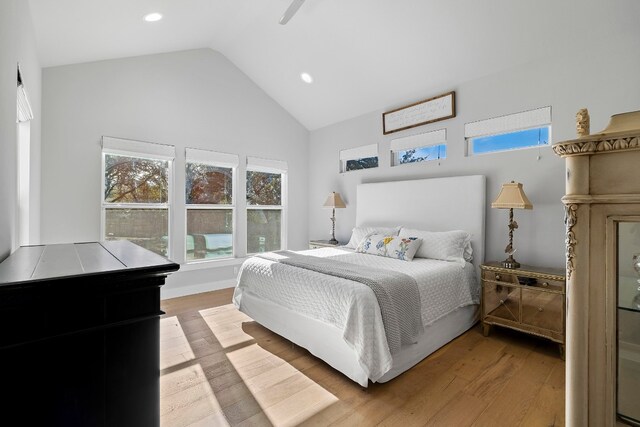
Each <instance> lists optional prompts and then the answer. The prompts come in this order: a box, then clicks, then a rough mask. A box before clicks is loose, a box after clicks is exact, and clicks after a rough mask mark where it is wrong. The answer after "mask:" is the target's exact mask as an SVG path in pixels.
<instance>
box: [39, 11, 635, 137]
mask: <svg viewBox="0 0 640 427" xmlns="http://www.w3.org/2000/svg"><path fill="white" fill-rule="evenodd" d="M29 3H30V6H31V11H32V15H33V20H34V26H35V29H36V39H37V43H38V50H39V56H40V60H41V64H42V66H43V67H48V66H56V65H63V64H73V63H79V62H87V61H96V60H103V59H112V58H121V57H127V56H137V55H145V54H152V53H159V52H170V51H176V50H184V49H193V48H203V47H209V48H212V49H215V50H217V51H219V52H221V53H222V54H224V55H225V56H226V57H227V58H229V60H231V61H232V62H233V63H234V64H236V66H238V67H239V68H240V69H241V70H242V71H243V72H244V73H246V74H247V75H248V76H249V77H250V78H251V79H252V80H253V81H254V82H255V83H256V84H257V85H258V86H260V87H261V88H262V89H263V90H264V91H265V92H267V93H268V94H269V95H270V96H271V97H272V98H274V99H275V100H276V101H277V102H278V103H280V105H282V106H283V107H284V108H285V109H286V110H287V111H289V112H290V113H291V114H292V115H293V116H294V117H296V118H297V119H298V120H299V121H300V122H301V123H302V124H303V125H304V126H306V127H307V128H308V129H310V130H314V129H317V128H320V127H323V126H326V125H329V124H332V123H335V122H339V121H342V120H345V119H348V118H351V117H355V116H358V115H361V114H365V113H368V112H371V111H375V110H381V109H383V110H384V109H390V108H392V107H395V106H399V105H403V104H406V103H408V102H410V101H413V100H420V99H422V98H427V97H430V96H434V95H438V94H440V93H443V92H446V91H449V90H451V89H454V88H455V86H456V85H457V84H459V83H461V82H464V81H469V80H473V79H476V78H479V77H481V76H484V75H488V74H492V73H495V72H498V71H500V70H503V69H508V68H511V67H515V66H518V65H521V64H525V63H528V62H530V61H538V60H544V58H548V57H551V56H554V55H562V54H563V53H566V52H576V50H578V51H584V53H585V55H589V54H590V52H592V48H593V46H595V45H598V46H602V45H606V44H607V43H610V44H611V45H615V44H616V43H617V42H618V41H619V40H621V39H629V38H637V39H638V41H639V42H640V30H639V28H640V26H639V25H638V23H637V21H638V18H639V17H640V1H638V0H454V1H452V0H393V1H392V0H306V2H305V3H304V4H303V5H302V7H301V8H300V9H299V11H298V13H297V14H296V15H295V16H294V17H293V18H292V19H291V20H290V21H289V23H288V24H286V25H279V24H278V21H279V19H280V17H281V15H282V14H283V12H284V11H285V10H286V9H287V7H288V6H289V4H290V0H108V1H105V0H56V1H51V0H29ZM149 12H160V13H162V14H163V15H164V19H163V20H161V21H159V22H155V23H146V22H144V21H143V19H142V17H143V16H144V15H145V14H147V13H149ZM635 54H638V53H637V52H635ZM301 72H308V73H309V74H311V75H312V76H313V78H314V83H313V84H306V83H303V82H302V81H301V79H300V73H301ZM550 72H553V70H550Z"/></svg>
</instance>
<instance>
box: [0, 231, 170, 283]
mask: <svg viewBox="0 0 640 427" xmlns="http://www.w3.org/2000/svg"><path fill="white" fill-rule="evenodd" d="M179 268H180V266H179V265H178V264H176V263H174V262H172V261H169V260H167V259H166V258H164V257H161V256H160V255H157V254H155V253H153V252H151V251H148V250H147V249H144V248H142V247H140V246H137V245H135V244H133V243H131V242H128V241H126V240H118V241H105V242H88V243H67V244H57V245H40V246H22V247H20V248H19V249H18V250H17V251H15V252H14V253H13V254H12V255H10V256H9V257H8V258H7V259H5V260H4V261H3V262H2V263H0V288H3V287H10V286H15V285H21V284H27V283H32V282H42V281H47V280H57V279H65V278H74V277H79V276H101V275H103V276H104V275H111V274H121V273H136V272H138V273H144V274H151V275H153V274H166V273H170V272H172V271H176V270H178V269H179Z"/></svg>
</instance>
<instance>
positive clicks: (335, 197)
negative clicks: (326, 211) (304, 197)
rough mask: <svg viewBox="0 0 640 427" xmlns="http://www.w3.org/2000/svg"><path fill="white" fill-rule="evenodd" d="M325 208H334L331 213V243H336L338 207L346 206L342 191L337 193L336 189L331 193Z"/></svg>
mask: <svg viewBox="0 0 640 427" xmlns="http://www.w3.org/2000/svg"><path fill="white" fill-rule="evenodd" d="M322 206H324V207H325V208H332V209H333V212H332V213H331V240H329V243H332V244H334V245H337V244H338V241H337V240H336V209H341V208H346V206H345V204H344V202H343V201H342V198H341V197H340V193H336V192H335V191H334V192H332V193H331V194H329V196H328V197H327V200H326V201H325V202H324V205H322Z"/></svg>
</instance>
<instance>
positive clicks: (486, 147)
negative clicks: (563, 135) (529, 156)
mask: <svg viewBox="0 0 640 427" xmlns="http://www.w3.org/2000/svg"><path fill="white" fill-rule="evenodd" d="M464 133H465V139H466V140H467V144H468V145H467V152H468V154H470V155H475V154H485V153H495V152H500V151H507V150H516V149H520V148H530V147H539V146H549V145H550V144H551V107H543V108H538V109H536V110H530V111H524V112H521V113H516V114H509V115H507V116H502V117H496V118H493V119H488V120H480V121H477V122H473V123H467V124H465V126H464Z"/></svg>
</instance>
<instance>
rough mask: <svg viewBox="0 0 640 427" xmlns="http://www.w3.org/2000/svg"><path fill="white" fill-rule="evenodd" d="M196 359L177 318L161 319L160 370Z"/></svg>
mask: <svg viewBox="0 0 640 427" xmlns="http://www.w3.org/2000/svg"><path fill="white" fill-rule="evenodd" d="M193 359H195V355H194V354H193V351H192V350H191V345H190V344H189V340H187V337H186V336H185V334H184V331H183V330H182V326H180V321H179V320H178V318H177V317H176V316H172V317H165V318H163V319H160V369H161V370H162V369H167V368H170V367H172V366H175V365H179V364H181V363H184V362H187V361H189V360H193Z"/></svg>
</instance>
